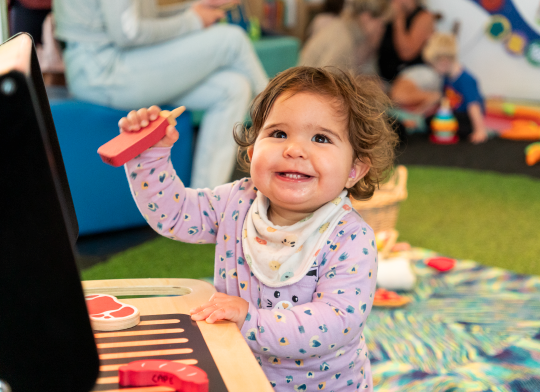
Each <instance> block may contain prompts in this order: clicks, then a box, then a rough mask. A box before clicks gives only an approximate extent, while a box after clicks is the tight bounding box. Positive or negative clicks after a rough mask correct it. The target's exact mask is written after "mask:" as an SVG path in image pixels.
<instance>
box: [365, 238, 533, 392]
mask: <svg viewBox="0 0 540 392" xmlns="http://www.w3.org/2000/svg"><path fill="white" fill-rule="evenodd" d="M435 255H436V254H435V253H434V252H430V251H427V250H425V249H420V248H416V249H414V250H413V259H415V260H416V261H415V263H414V269H415V271H416V273H417V276H418V284H417V286H416V288H415V289H414V291H413V292H412V293H408V294H405V295H406V296H408V297H409V298H411V299H412V300H413V302H412V303H410V304H409V305H407V306H406V307H404V308H401V309H397V310H389V309H384V308H374V309H373V310H372V312H371V314H370V316H369V319H368V322H367V325H366V329H365V339H366V342H367V345H368V348H369V351H370V355H371V359H372V364H373V374H374V384H375V385H376V388H375V390H376V391H381V392H382V391H384V392H392V391H399V392H402V391H407V392H425V391H440V392H451V391H452V392H454V391H460V392H461V391H465V392H468V391H470V392H472V391H475V392H476V391H519V392H533V391H534V392H536V391H540V366H539V363H540V318H539V317H538V315H539V314H540V277H538V276H536V277H534V276H526V275H518V274H513V273H511V272H509V271H506V270H503V269H499V268H493V267H485V266H482V265H479V264H477V263H475V262H472V261H466V260H462V261H459V262H458V263H457V265H456V267H455V268H454V269H453V270H451V271H449V272H446V273H440V272H438V271H435V270H433V269H432V268H430V267H428V266H426V265H425V264H424V262H423V260H424V259H425V258H426V257H431V256H435Z"/></svg>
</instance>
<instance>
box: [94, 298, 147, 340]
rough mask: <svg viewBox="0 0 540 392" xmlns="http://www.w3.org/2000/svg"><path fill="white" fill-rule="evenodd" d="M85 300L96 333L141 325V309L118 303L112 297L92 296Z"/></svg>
mask: <svg viewBox="0 0 540 392" xmlns="http://www.w3.org/2000/svg"><path fill="white" fill-rule="evenodd" d="M85 299H86V307H87V308H88V314H89V315H90V324H92V329H94V330H96V331H119V330H122V329H127V328H131V327H134V326H135V325H137V324H139V321H140V313H139V309H137V308H136V307H135V306H132V305H126V304H124V303H122V302H120V301H118V299H116V297H113V296H112V295H107V294H92V295H87V296H86V297H85Z"/></svg>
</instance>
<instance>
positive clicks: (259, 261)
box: [242, 191, 352, 287]
mask: <svg viewBox="0 0 540 392" xmlns="http://www.w3.org/2000/svg"><path fill="white" fill-rule="evenodd" d="M268 207H269V200H268V198H267V197H266V196H264V195H263V194H262V193H261V192H260V191H258V192H257V197H256V198H255V200H254V201H253V204H252V205H251V207H250V208H249V211H248V213H247V215H246V219H245V220H244V228H243V230H242V248H243V250H244V256H245V257H246V261H247V263H248V265H249V267H250V268H251V272H253V274H254V275H255V276H256V277H257V279H259V280H260V281H261V282H262V283H263V284H265V285H266V286H269V287H282V286H288V285H291V284H293V283H296V282H298V281H299V280H300V279H302V278H303V277H304V276H305V275H306V274H307V273H308V271H309V269H310V267H311V266H312V264H313V262H314V261H315V258H316V256H317V255H318V253H319V252H320V250H321V249H322V247H323V246H324V245H325V244H326V241H327V240H328V237H329V236H330V234H331V233H332V232H333V231H334V229H335V227H336V226H337V225H338V223H339V221H340V220H341V218H342V217H343V216H345V215H346V214H347V213H348V212H349V211H351V210H352V205H351V201H350V200H349V198H348V197H347V191H343V192H341V193H340V195H339V196H338V197H336V198H335V199H334V200H332V201H331V202H328V203H326V204H325V205H323V206H322V207H321V208H319V209H318V210H317V211H315V212H313V213H311V214H310V215H309V216H307V217H306V218H304V219H302V220H301V221H299V222H296V223H295V224H294V225H292V226H275V225H274V224H273V223H272V222H270V221H269V220H268V216H267V212H268Z"/></svg>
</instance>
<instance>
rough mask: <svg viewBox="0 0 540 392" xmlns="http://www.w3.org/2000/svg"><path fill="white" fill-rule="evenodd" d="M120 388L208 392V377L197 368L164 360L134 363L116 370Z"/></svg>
mask: <svg viewBox="0 0 540 392" xmlns="http://www.w3.org/2000/svg"><path fill="white" fill-rule="evenodd" d="M118 376H119V384H120V386H121V387H146V386H155V385H160V386H167V387H171V388H174V389H175V390H176V391H178V392H208V377H207V375H206V373H205V372H204V370H202V369H200V368H198V367H197V366H191V365H184V364H182V363H177V362H173V361H166V360H155V359H154V360H152V359H149V360H141V361H134V362H131V363H129V364H127V365H124V366H120V368H119V369H118Z"/></svg>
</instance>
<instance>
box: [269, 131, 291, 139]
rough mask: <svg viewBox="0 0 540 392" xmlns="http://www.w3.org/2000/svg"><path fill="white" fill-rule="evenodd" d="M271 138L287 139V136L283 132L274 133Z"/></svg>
mask: <svg viewBox="0 0 540 392" xmlns="http://www.w3.org/2000/svg"><path fill="white" fill-rule="evenodd" d="M270 136H271V137H275V138H276V139H287V134H286V133H285V132H283V131H274V132H272V134H271V135H270Z"/></svg>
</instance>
